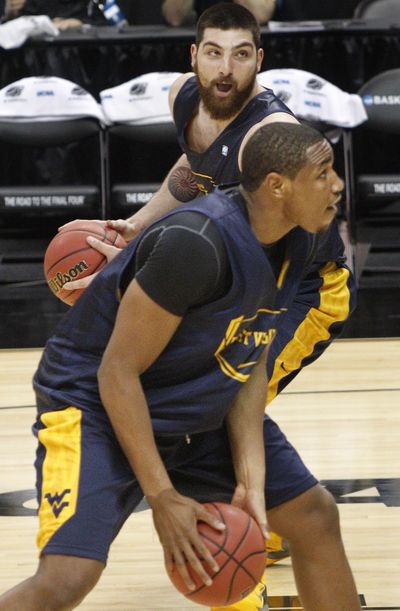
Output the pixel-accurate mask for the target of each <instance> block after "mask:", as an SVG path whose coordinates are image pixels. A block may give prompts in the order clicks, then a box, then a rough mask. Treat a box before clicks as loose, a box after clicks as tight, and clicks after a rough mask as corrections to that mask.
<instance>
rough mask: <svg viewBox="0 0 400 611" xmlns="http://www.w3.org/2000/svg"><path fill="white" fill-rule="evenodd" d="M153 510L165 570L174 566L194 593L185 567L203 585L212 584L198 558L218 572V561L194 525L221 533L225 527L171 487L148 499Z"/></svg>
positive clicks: (196, 503) (194, 502) (193, 586)
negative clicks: (194, 574) (188, 566)
mask: <svg viewBox="0 0 400 611" xmlns="http://www.w3.org/2000/svg"><path fill="white" fill-rule="evenodd" d="M147 500H148V502H149V504H150V506H151V508H152V511H153V520H154V525H155V527H156V530H157V533H158V536H159V538H160V541H161V544H162V546H163V548H164V560H165V566H166V568H167V570H168V571H171V570H172V566H173V565H174V564H175V566H176V567H177V569H178V571H179V573H180V574H181V576H182V579H183V580H184V582H185V584H186V586H187V587H188V588H189V589H190V590H194V588H195V584H194V583H193V581H192V579H191V577H190V575H189V572H188V570H187V564H186V563H189V564H190V565H191V567H192V568H193V569H194V571H196V573H197V574H198V575H199V577H200V579H201V580H202V582H203V583H204V584H205V585H211V583H212V579H211V578H210V576H209V575H208V574H207V573H206V571H205V570H204V568H203V566H202V564H201V562H200V560H199V556H200V557H201V558H203V559H204V560H205V562H207V564H208V565H209V566H210V568H211V569H212V570H213V571H214V572H217V571H218V570H219V567H218V564H217V562H216V561H215V560H214V558H213V556H212V554H211V553H210V551H209V550H208V549H207V547H206V545H205V544H204V542H203V540H202V538H201V537H200V535H199V532H198V530H197V522H198V521H202V522H207V524H209V525H210V526H211V527H212V528H215V529H216V530H224V528H225V525H224V524H223V523H222V522H220V520H218V518H216V517H215V516H214V515H213V514H211V513H209V512H208V511H207V510H206V509H205V508H204V507H203V505H201V504H200V503H198V502H197V501H195V500H193V499H191V498H189V497H186V496H182V495H181V494H179V493H178V492H177V491H176V490H174V489H173V488H170V489H169V490H164V491H163V492H161V493H160V494H159V495H157V496H156V497H150V498H149V497H148V499H147Z"/></svg>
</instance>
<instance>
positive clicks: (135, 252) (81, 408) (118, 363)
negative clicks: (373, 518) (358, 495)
mask: <svg viewBox="0 0 400 611" xmlns="http://www.w3.org/2000/svg"><path fill="white" fill-rule="evenodd" d="M242 176H243V178H242V187H241V188H240V189H237V188H236V189H231V190H228V191H226V192H224V191H220V190H217V191H215V192H214V193H212V194H210V195H208V196H206V197H204V198H200V199H198V200H194V201H193V202H191V203H189V204H187V205H185V206H182V207H180V208H179V209H177V210H174V211H172V212H170V213H169V214H167V215H166V216H164V217H163V218H162V219H161V220H159V221H156V222H155V223H154V224H153V225H152V226H150V227H149V228H148V229H147V230H145V231H144V232H143V233H141V234H140V236H138V238H136V239H134V240H133V241H132V242H130V244H128V246H127V247H126V248H125V249H124V250H123V251H122V252H121V253H120V255H119V256H118V257H115V258H114V260H113V261H112V262H111V263H110V264H109V265H107V266H106V267H105V268H104V269H103V270H102V271H101V272H100V273H99V274H98V276H97V277H96V278H95V280H94V282H93V283H92V284H91V285H90V286H89V287H88V288H87V290H86V291H85V292H84V294H83V295H82V296H81V297H80V298H79V300H78V301H77V303H76V304H75V306H74V307H73V308H71V310H70V311H69V312H68V313H67V314H66V316H65V317H64V318H63V320H62V321H61V323H60V324H59V326H58V327H57V329H56V332H55V334H54V335H53V337H51V338H50V339H49V341H48V342H47V345H46V348H45V350H44V353H43V356H42V359H41V362H40V364H39V367H38V370H37V372H36V374H35V377H34V387H35V391H36V396H37V405H38V418H37V421H36V424H35V426H34V430H35V432H36V435H37V437H38V442H39V443H38V451H37V459H36V463H35V466H36V469H37V484H38V494H39V520H40V527H39V534H38V538H37V541H38V545H39V549H40V561H39V568H38V571H37V573H36V574H35V575H34V576H32V577H31V578H29V579H28V580H26V581H24V582H22V583H21V584H19V585H18V586H16V587H15V588H14V589H12V590H10V591H9V592H7V593H5V594H4V595H3V596H2V597H0V609H1V610H2V611H21V609H24V611H43V608H44V607H43V603H44V601H46V606H47V608H48V609H52V610H61V609H62V610H67V609H72V608H74V607H76V606H77V605H78V604H79V603H80V602H81V601H82V600H83V598H84V597H85V596H86V594H87V593H88V592H89V591H90V590H91V589H92V588H93V587H94V585H95V584H96V582H97V581H98V579H99V577H100V575H101V573H102V570H103V568H104V565H105V563H106V559H107V554H108V550H109V547H110V545H111V543H112V540H113V539H114V537H115V536H116V535H117V533H118V531H119V529H120V528H121V526H122V525H123V523H124V521H125V520H126V519H127V517H128V516H129V515H130V514H131V512H132V511H133V510H134V508H135V507H136V506H137V504H138V503H139V502H140V500H141V498H142V497H143V495H145V496H146V497H147V500H148V502H149V505H150V507H151V509H152V513H153V519H154V523H155V527H156V529H157V532H158V534H159V538H160V541H161V543H162V546H163V548H164V554H165V559H166V564H167V566H171V565H172V563H175V564H176V565H177V569H178V570H179V571H180V573H181V575H182V577H183V579H184V580H185V582H186V584H187V586H188V587H189V588H190V587H192V588H193V584H192V582H191V578H190V576H189V574H188V572H187V568H186V562H185V561H188V562H189V563H190V564H191V566H192V567H193V569H194V570H195V571H196V572H197V573H198V575H199V577H200V578H201V580H202V581H203V582H204V583H205V584H209V583H210V577H209V576H208V575H207V574H206V573H205V571H204V569H203V568H202V566H201V564H200V563H199V560H198V559H197V557H196V554H195V552H196V551H197V552H198V553H199V554H200V555H202V556H204V557H205V559H206V561H207V562H208V564H209V565H210V568H211V569H212V570H217V569H218V567H217V566H216V565H215V561H214V560H213V558H212V557H211V556H210V554H209V553H208V552H207V551H206V549H205V548H204V545H203V544H202V543H201V540H200V538H199V536H198V533H197V529H196V522H197V521H198V520H200V519H201V520H205V521H206V522H208V523H209V524H210V525H211V526H213V527H214V528H216V529H220V528H221V525H220V524H219V522H218V521H216V520H215V518H213V517H211V516H210V515H209V514H208V513H207V512H206V511H205V510H204V508H203V507H202V505H201V504H199V503H201V502H204V501H208V500H220V501H230V500H231V499H232V502H233V503H234V504H237V505H240V506H242V507H243V508H245V509H246V510H247V511H249V512H250V514H252V515H253V516H254V518H255V519H256V520H257V522H258V523H259V525H260V527H261V528H262V531H263V532H264V535H266V534H267V533H266V530H267V519H266V512H265V508H267V511H268V522H269V524H270V526H271V527H272V528H273V529H274V530H276V531H277V532H279V533H281V534H282V535H283V536H284V537H285V538H286V539H287V540H288V541H289V542H290V546H291V553H292V562H293V569H294V572H295V576H296V582H297V587H298V591H299V594H300V596H301V599H302V603H303V605H304V609H306V610H307V611H322V610H323V611H360V606H359V602H358V596H357V593H356V589H355V585H354V581H353V578H352V575H351V571H350V568H349V565H348V562H347V560H346V556H345V552H344V549H343V544H342V541H341V535H340V527H339V519H338V511H337V507H336V504H335V502H334V500H333V498H332V496H331V495H330V493H329V492H327V491H326V490H325V489H324V488H323V487H322V486H321V485H320V484H319V483H318V482H317V481H316V480H315V478H314V477H313V476H312V475H311V473H310V472H309V471H308V470H307V468H306V467H305V465H304V464H303V463H302V461H301V459H300V457H299V455H298V454H297V452H296V451H295V449H294V448H293V447H292V446H291V445H290V444H289V442H288V441H287V440H286V438H285V437H284V435H283V433H282V432H281V431H280V430H279V427H278V426H277V425H276V424H275V423H274V422H273V421H272V420H271V419H270V418H269V417H268V416H264V408H265V400H266V382H267V380H266V373H265V369H266V350H267V349H268V347H269V344H270V342H271V340H272V339H273V337H274V336H275V334H276V332H277V331H278V329H279V326H280V325H281V324H282V323H283V322H284V312H285V311H286V310H289V312H290V309H291V307H292V304H293V298H294V296H295V295H296V293H297V291H298V286H299V284H300V282H301V278H302V275H303V273H304V269H305V266H306V265H307V261H308V260H309V257H310V253H311V251H312V248H313V241H314V240H313V235H314V234H315V233H318V232H321V231H325V230H327V228H328V227H329V226H330V223H331V222H332V220H333V218H334V216H335V214H336V212H337V205H338V201H339V199H340V193H341V191H342V189H343V182H342V180H341V179H339V178H338V176H337V174H336V173H335V171H334V169H333V152H332V149H331V146H330V145H329V144H328V142H327V141H326V140H325V139H324V138H323V137H322V136H321V134H320V133H319V132H317V131H315V130H313V129H311V128H309V127H305V126H300V125H295V124H291V123H273V124H270V125H265V126H263V127H261V128H260V129H258V130H257V131H256V133H255V134H254V135H253V136H252V137H251V138H250V140H249V141H248V143H247V145H246V146H245V149H244V153H243V175H242ZM243 422H246V426H243ZM265 441H267V443H265ZM265 464H268V477H267V478H266V477H265ZM61 501H62V502H61Z"/></svg>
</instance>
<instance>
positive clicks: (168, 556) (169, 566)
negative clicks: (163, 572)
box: [163, 547, 174, 573]
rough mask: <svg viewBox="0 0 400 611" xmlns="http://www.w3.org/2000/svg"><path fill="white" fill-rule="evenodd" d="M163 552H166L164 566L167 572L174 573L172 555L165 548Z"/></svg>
mask: <svg viewBox="0 0 400 611" xmlns="http://www.w3.org/2000/svg"><path fill="white" fill-rule="evenodd" d="M163 550H164V564H165V567H166V569H167V571H168V572H169V573H170V572H171V571H172V566H173V564H174V559H173V558H172V555H171V553H170V552H169V551H168V550H167V549H165V547H164V548H163Z"/></svg>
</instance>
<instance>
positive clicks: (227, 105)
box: [191, 2, 263, 120]
mask: <svg viewBox="0 0 400 611" xmlns="http://www.w3.org/2000/svg"><path fill="white" fill-rule="evenodd" d="M191 56H192V67H193V70H194V72H195V73H196V76H197V81H198V85H199V90H200V97H201V100H202V103H203V105H204V107H205V109H206V110H207V112H208V113H209V114H210V116H211V118H212V119H217V120H218V119H220V120H227V119H231V118H233V117H234V116H235V115H236V114H238V112H239V111H240V110H241V108H242V107H243V106H244V104H245V103H246V102H247V100H248V99H249V98H250V96H251V94H252V93H253V91H254V89H255V87H256V75H257V72H258V71H259V69H260V67H261V63H262V60H263V50H262V49H261V48H260V28H259V25H258V23H257V20H256V19H255V17H254V16H253V14H252V13H251V12H250V11H248V10H247V9H246V8H244V7H243V6H241V5H240V4H235V3H227V2H225V3H224V2H222V3H219V4H215V5H214V6H211V7H210V8H209V9H207V10H206V11H204V13H202V15H201V16H200V18H199V21H198V23H197V31H196V44H193V45H192V47H191Z"/></svg>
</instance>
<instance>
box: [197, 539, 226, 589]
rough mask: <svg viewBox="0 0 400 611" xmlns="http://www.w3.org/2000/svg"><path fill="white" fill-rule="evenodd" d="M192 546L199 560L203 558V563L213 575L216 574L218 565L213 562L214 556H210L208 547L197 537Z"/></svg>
mask: <svg viewBox="0 0 400 611" xmlns="http://www.w3.org/2000/svg"><path fill="white" fill-rule="evenodd" d="M193 546H194V548H195V550H196V552H197V555H198V556H199V557H200V558H203V560H204V561H205V562H207V564H208V566H209V567H210V568H211V569H212V570H213V571H214V573H218V571H219V565H218V563H217V561H216V560H215V558H214V556H213V555H212V553H211V552H210V550H209V549H208V547H207V546H206V545H205V544H204V542H203V540H202V538H201V537H198V538H197V540H196V541H194V542H193ZM192 566H193V565H192ZM194 568H195V567H194ZM206 585H209V584H206Z"/></svg>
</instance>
